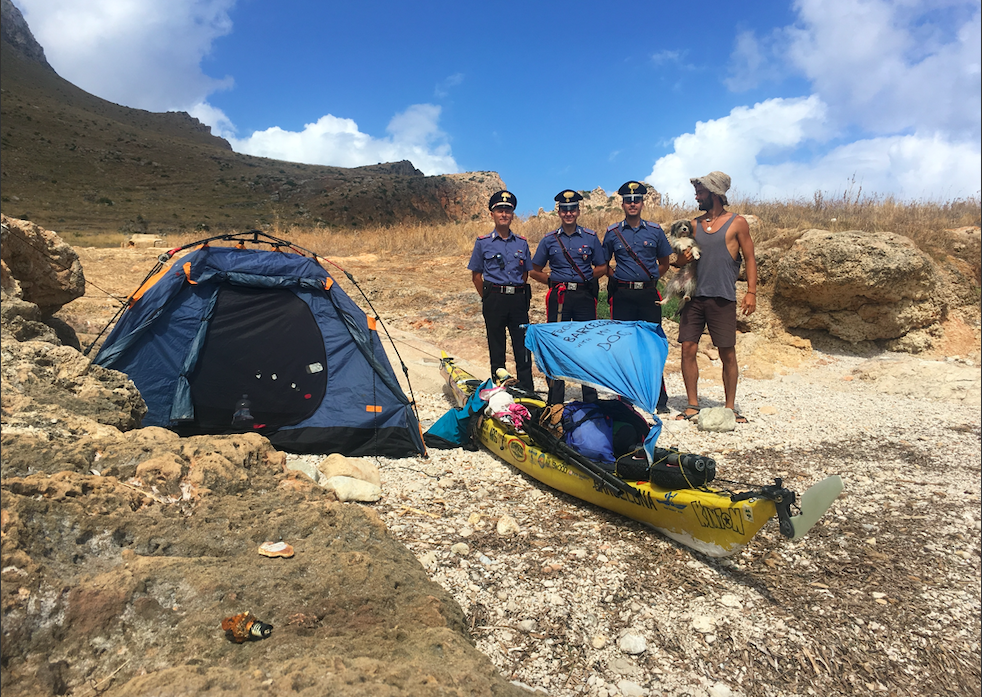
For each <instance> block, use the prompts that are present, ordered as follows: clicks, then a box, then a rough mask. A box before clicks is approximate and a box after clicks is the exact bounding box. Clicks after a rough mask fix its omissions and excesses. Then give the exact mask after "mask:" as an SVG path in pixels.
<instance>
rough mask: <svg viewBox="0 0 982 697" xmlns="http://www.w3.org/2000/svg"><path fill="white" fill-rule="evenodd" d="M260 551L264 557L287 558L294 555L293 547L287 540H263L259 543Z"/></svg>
mask: <svg viewBox="0 0 982 697" xmlns="http://www.w3.org/2000/svg"><path fill="white" fill-rule="evenodd" d="M259 553H260V554H261V555H263V556H264V557H283V558H284V559H286V558H288V557H292V556H293V547H291V546H290V545H288V544H287V543H286V542H263V543H262V544H261V545H259Z"/></svg>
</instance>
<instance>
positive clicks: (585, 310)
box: [546, 281, 597, 404]
mask: <svg viewBox="0 0 982 697" xmlns="http://www.w3.org/2000/svg"><path fill="white" fill-rule="evenodd" d="M593 284H596V281H594V282H593ZM593 284H589V285H588V284H578V285H579V287H578V288H577V289H576V290H567V291H564V295H563V316H562V317H559V294H560V287H557V286H553V287H551V288H550V289H549V294H548V295H547V296H546V321H547V322H571V321H572V322H589V321H592V320H595V319H597V299H596V297H595V296H594V294H593V289H591V287H590V285H593ZM594 287H595V285H594ZM547 401H548V403H549V404H562V403H563V402H565V401H566V383H565V382H564V381H563V380H552V381H550V382H549V396H548V398H547ZM583 401H584V402H595V401H597V390H596V389H594V388H592V387H589V386H588V385H584V386H583Z"/></svg>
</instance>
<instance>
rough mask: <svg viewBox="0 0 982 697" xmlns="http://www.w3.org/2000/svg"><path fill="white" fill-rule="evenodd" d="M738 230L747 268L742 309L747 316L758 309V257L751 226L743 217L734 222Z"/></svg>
mask: <svg viewBox="0 0 982 697" xmlns="http://www.w3.org/2000/svg"><path fill="white" fill-rule="evenodd" d="M733 227H735V228H736V239H737V244H739V246H740V253H741V254H742V255H743V260H744V263H745V264H746V266H747V293H746V295H744V296H743V302H742V303H741V304H740V309H741V310H742V311H743V314H745V315H752V314H753V313H754V310H756V309H757V257H756V256H754V240H753V238H752V237H751V236H750V226H749V225H747V221H746V220H745V219H743V218H742V217H738V218H737V219H736V220H734V221H733Z"/></svg>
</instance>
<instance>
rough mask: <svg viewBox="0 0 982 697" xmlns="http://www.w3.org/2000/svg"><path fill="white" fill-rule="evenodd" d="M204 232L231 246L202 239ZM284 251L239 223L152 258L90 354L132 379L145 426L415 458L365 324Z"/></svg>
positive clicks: (394, 387) (317, 268)
mask: <svg viewBox="0 0 982 697" xmlns="http://www.w3.org/2000/svg"><path fill="white" fill-rule="evenodd" d="M250 236H251V237H250ZM260 238H262V239H260ZM215 239H221V240H225V241H232V242H238V246H237V247H214V246H210V245H209V244H208V242H211V241H214V240H215ZM246 243H253V244H269V245H271V246H272V251H270V250H268V249H246V248H245V244H246ZM191 246H198V248H197V249H195V250H194V251H192V252H190V253H189V254H187V255H186V256H184V257H182V258H180V259H178V260H177V261H175V262H174V263H171V264H170V265H168V266H164V264H165V263H166V262H169V261H171V259H172V258H173V257H174V255H175V254H176V253H177V252H179V251H181V250H183V249H187V248H189V247H191ZM284 248H285V249H286V250H289V251H283V250H284ZM297 250H298V248H297V247H295V246H294V245H292V244H291V243H289V242H287V241H285V240H279V239H277V238H274V237H271V236H269V235H265V234H264V233H260V232H258V231H251V232H249V233H246V234H245V236H243V235H225V236H222V237H220V238H212V239H210V240H206V241H204V242H203V243H195V245H186V246H185V247H181V248H178V249H174V250H170V251H169V252H167V253H165V254H163V255H161V257H160V264H158V267H157V268H156V269H155V270H154V271H152V272H151V274H150V275H148V277H147V279H146V280H145V281H144V283H143V284H142V285H141V286H140V288H139V289H138V290H137V291H136V292H135V293H134V294H133V295H132V296H131V298H130V299H129V303H128V306H127V307H126V308H125V309H124V311H123V313H122V316H121V317H120V318H119V321H118V322H117V323H116V326H115V327H114V329H113V331H112V332H111V333H110V335H109V336H108V337H107V339H106V341H105V343H104V344H103V346H102V348H101V349H100V351H99V353H98V355H97V356H96V358H95V360H94V363H96V364H97V365H101V366H103V367H105V368H113V369H115V370H119V371H121V372H124V373H126V374H127V375H128V376H129V377H130V379H132V380H133V382H134V383H135V384H136V386H137V388H138V389H139V390H140V393H141V394H142V395H143V398H144V401H146V403H147V407H148V413H147V415H146V417H145V418H144V421H143V425H144V426H162V427H165V428H170V429H172V430H174V431H176V432H177V433H180V434H181V435H198V434H206V433H212V434H218V433H236V432H245V431H254V432H258V433H261V434H263V435H265V436H267V437H268V438H269V439H270V441H271V442H272V444H273V445H274V446H275V447H277V448H279V449H282V450H287V451H291V452H299V453H325V454H326V453H341V454H344V455H350V456H362V455H383V456H389V457H405V456H411V455H417V454H424V453H425V448H424V446H423V441H422V436H421V433H420V428H419V422H418V419H417V417H416V414H415V413H414V410H413V404H412V402H411V401H410V400H409V399H408V398H407V397H406V395H405V394H404V393H403V391H402V388H401V387H400V386H399V382H398V380H397V379H396V376H395V374H394V373H393V371H392V367H391V365H390V363H389V360H388V357H387V356H386V354H385V350H384V348H383V346H382V342H381V340H380V338H379V336H378V332H377V320H376V319H374V318H371V317H368V316H367V315H366V314H365V312H364V311H362V310H361V309H360V308H359V307H358V306H357V305H356V304H355V303H354V302H353V301H352V300H351V298H349V297H348V295H347V294H346V293H345V292H344V291H343V290H342V289H341V287H340V286H339V285H338V284H337V283H336V282H335V280H334V279H333V278H332V277H331V275H330V274H329V273H328V272H327V271H326V270H325V269H324V268H323V267H322V266H321V265H320V264H318V263H317V261H316V260H315V259H314V258H308V257H306V256H303V255H302V254H300V253H294V252H296V251H297ZM304 251H305V250H304ZM312 256H315V258H316V255H312ZM349 278H350V276H349Z"/></svg>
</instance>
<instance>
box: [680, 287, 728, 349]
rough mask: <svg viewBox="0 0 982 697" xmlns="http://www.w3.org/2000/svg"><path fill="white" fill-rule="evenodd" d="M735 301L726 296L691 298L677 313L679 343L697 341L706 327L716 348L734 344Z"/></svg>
mask: <svg viewBox="0 0 982 697" xmlns="http://www.w3.org/2000/svg"><path fill="white" fill-rule="evenodd" d="M736 307H737V304H736V301H735V300H727V299H726V298H692V300H690V301H689V302H687V303H686V304H685V307H683V308H682V313H681V314H680V315H679V343H680V344H681V343H685V342H690V341H691V342H695V343H699V337H701V336H702V332H703V330H704V329H706V327H709V336H710V338H711V339H712V340H713V346H715V347H716V348H730V347H732V346H736Z"/></svg>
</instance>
